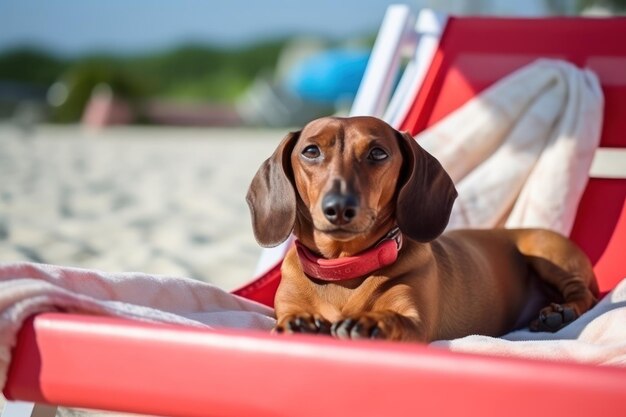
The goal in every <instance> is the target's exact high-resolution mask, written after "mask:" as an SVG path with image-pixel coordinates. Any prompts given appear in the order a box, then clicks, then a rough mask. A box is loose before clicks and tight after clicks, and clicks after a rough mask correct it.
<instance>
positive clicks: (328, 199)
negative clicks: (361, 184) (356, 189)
mask: <svg viewBox="0 0 626 417" xmlns="http://www.w3.org/2000/svg"><path fill="white" fill-rule="evenodd" d="M358 206H359V203H358V201H357V199H356V197H355V196H354V195H352V194H343V193H338V192H330V193H328V194H326V195H325V196H324V198H323V199H322V211H323V212H324V216H325V217H326V219H328V221H329V222H331V223H332V224H336V225H342V224H347V223H350V222H351V221H352V220H353V219H354V218H355V217H356V215H357V212H358V210H359V207H358Z"/></svg>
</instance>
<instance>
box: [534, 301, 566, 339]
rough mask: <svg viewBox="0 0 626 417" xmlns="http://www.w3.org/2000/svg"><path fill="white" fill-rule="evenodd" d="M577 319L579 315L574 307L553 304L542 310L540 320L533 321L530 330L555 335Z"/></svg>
mask: <svg viewBox="0 0 626 417" xmlns="http://www.w3.org/2000/svg"><path fill="white" fill-rule="evenodd" d="M577 317H578V314H577V313H576V310H574V309H573V308H572V307H569V306H567V305H561V304H556V303H552V304H550V305H549V306H548V307H545V308H543V309H541V311H540V312H539V318H538V319H536V320H533V322H532V323H530V326H529V328H530V330H531V331H533V332H552V333H554V332H556V331H558V330H560V329H562V328H563V327H565V326H567V325H568V324H570V323H571V322H573V321H574V320H576V318H577Z"/></svg>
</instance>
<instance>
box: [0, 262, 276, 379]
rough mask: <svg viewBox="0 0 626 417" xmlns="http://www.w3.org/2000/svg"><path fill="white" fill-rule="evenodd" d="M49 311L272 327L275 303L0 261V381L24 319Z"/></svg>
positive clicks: (172, 282)
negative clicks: (269, 305) (270, 303)
mask: <svg viewBox="0 0 626 417" xmlns="http://www.w3.org/2000/svg"><path fill="white" fill-rule="evenodd" d="M47 311H66V312H74V313H82V314H95V315H104V316H114V317H124V318H130V319H135V320H142V321H148V322H161V323H172V324H182V325H188V326H195V327H206V328H211V327H216V328H217V327H230V328H240V329H259V330H267V331H269V330H270V329H272V328H273V327H274V324H275V319H274V312H273V311H272V309H271V308H269V307H266V306H263V305H261V304H258V303H255V302H253V301H250V300H246V299H243V298H241V297H237V296H235V295H233V294H230V293H228V292H225V291H223V290H221V289H219V288H216V287H214V286H212V285H209V284H206V283H204V282H200V281H196V280H192V279H185V278H174V277H164V276H156V275H147V274H142V273H105V272H99V271H94V270H86V269H78V268H68V267H59V266H52V265H43V264H35V263H28V262H20V263H0V387H3V386H4V382H5V380H6V372H7V370H8V365H9V362H10V359H11V348H12V347H13V346H15V343H16V339H17V332H18V331H19V329H20V327H21V325H22V323H23V322H24V320H26V319H27V318H28V317H30V316H31V315H33V314H36V313H42V312H47Z"/></svg>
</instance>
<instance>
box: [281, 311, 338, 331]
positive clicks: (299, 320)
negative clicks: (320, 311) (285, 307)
mask: <svg viewBox="0 0 626 417" xmlns="http://www.w3.org/2000/svg"><path fill="white" fill-rule="evenodd" d="M330 327H331V326H330V322H329V321H328V320H326V319H324V318H323V317H321V316H317V315H311V314H298V315H296V314H293V315H289V316H285V317H283V318H282V319H280V320H279V321H278V323H277V324H276V327H275V328H274V332H275V333H309V334H326V335H330Z"/></svg>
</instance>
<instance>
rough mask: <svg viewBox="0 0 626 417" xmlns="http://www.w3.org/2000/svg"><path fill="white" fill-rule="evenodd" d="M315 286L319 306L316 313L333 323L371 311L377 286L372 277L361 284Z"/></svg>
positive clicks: (345, 282)
mask: <svg viewBox="0 0 626 417" xmlns="http://www.w3.org/2000/svg"><path fill="white" fill-rule="evenodd" d="M352 281H356V280H350V281H344V282H342V283H321V284H315V286H314V288H315V291H316V292H317V299H318V303H319V305H318V306H317V307H318V311H319V312H320V313H321V314H322V316H323V317H325V318H326V319H327V320H329V321H331V322H334V321H337V320H340V319H342V318H344V317H346V316H349V315H350V314H356V313H358V312H363V311H368V310H370V309H371V304H372V295H373V294H375V290H376V287H377V286H378V285H377V283H376V282H375V281H376V280H375V279H373V278H372V277H370V278H367V279H365V281H362V282H352Z"/></svg>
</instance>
